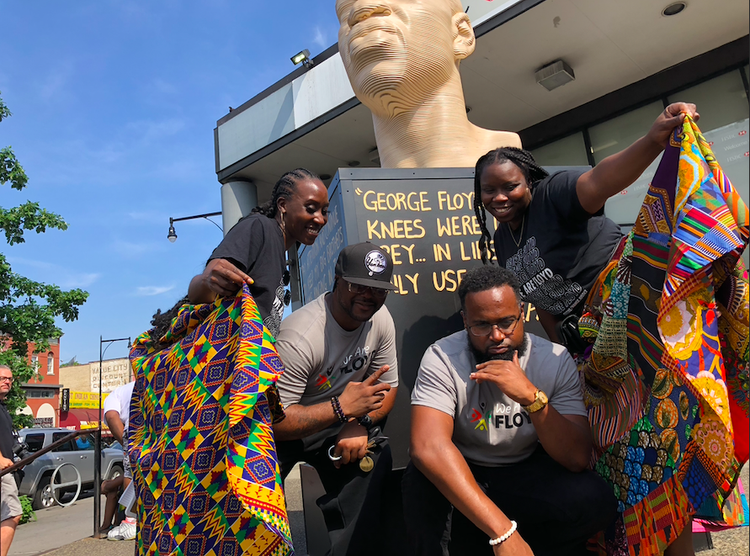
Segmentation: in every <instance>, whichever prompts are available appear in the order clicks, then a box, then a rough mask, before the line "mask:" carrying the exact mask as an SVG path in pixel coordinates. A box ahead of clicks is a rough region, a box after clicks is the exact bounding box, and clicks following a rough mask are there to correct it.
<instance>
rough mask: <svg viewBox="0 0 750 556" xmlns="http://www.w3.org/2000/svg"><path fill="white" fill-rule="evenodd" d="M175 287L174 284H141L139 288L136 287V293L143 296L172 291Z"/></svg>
mask: <svg viewBox="0 0 750 556" xmlns="http://www.w3.org/2000/svg"><path fill="white" fill-rule="evenodd" d="M173 289H174V284H172V285H171V286H140V287H139V288H136V290H135V295H138V296H143V297H146V296H153V295H161V294H163V293H167V292H169V291H172V290H173Z"/></svg>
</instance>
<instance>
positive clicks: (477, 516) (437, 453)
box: [403, 266, 616, 556]
mask: <svg viewBox="0 0 750 556" xmlns="http://www.w3.org/2000/svg"><path fill="white" fill-rule="evenodd" d="M518 288H519V283H518V278H517V277H516V276H515V275H514V274H513V273H512V272H510V271H508V270H506V269H504V268H499V267H495V266H484V267H481V268H478V269H475V270H472V271H471V272H469V273H467V274H466V276H465V277H464V280H463V281H462V283H461V285H460V287H459V297H460V299H461V307H462V312H461V314H462V316H463V320H464V327H465V329H464V330H462V331H460V332H457V333H455V334H452V335H450V336H448V337H446V338H443V339H441V340H439V341H437V342H436V343H434V344H433V345H432V346H430V348H429V349H428V350H427V352H426V353H425V355H424V357H423V359H422V363H421V365H420V368H419V373H418V375H417V381H416V384H415V385H414V390H413V391H412V401H411V403H412V429H411V445H410V455H411V458H412V461H411V462H410V463H409V466H408V467H407V470H406V472H405V474H404V479H403V502H404V516H405V519H406V524H407V537H408V540H409V544H410V549H411V550H410V553H411V554H415V555H428V554H435V555H443V554H451V555H453V554H492V553H493V551H494V554H496V555H500V554H513V555H519V556H526V555H529V554H532V550H533V554H535V555H536V556H542V555H544V554H550V555H552V554H554V555H561V556H562V555H566V554H578V553H580V552H581V551H582V550H584V547H585V542H586V540H587V539H588V538H589V537H590V536H592V535H593V534H595V533H596V532H597V531H600V530H602V529H604V528H605V527H606V526H607V525H608V524H609V523H610V522H611V521H612V520H613V519H614V516H615V511H616V502H615V499H614V496H613V494H612V491H611V489H610V488H609V487H608V486H607V484H606V483H605V482H604V481H603V480H601V478H599V476H598V475H596V474H594V473H592V472H590V471H585V470H586V468H587V466H588V463H589V459H590V456H591V450H592V443H591V432H590V428H589V424H588V419H587V414H586V409H585V407H584V404H583V398H582V389H581V383H580V380H579V376H578V371H577V369H576V366H575V363H574V362H573V360H572V359H571V357H570V355H568V352H567V351H566V350H565V348H564V347H562V346H560V345H557V344H553V343H551V342H549V341H548V340H545V339H543V338H540V337H538V336H534V335H532V334H526V333H525V332H524V328H523V304H522V303H521V302H520V296H519V291H518ZM453 508H456V509H457V510H458V511H454V510H453ZM459 512H460V513H459ZM451 516H452V519H451ZM447 539H452V540H451V541H450V545H449V544H448V540H447ZM488 540H490V541H491V542H490V543H489V544H488Z"/></svg>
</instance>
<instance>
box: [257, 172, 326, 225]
mask: <svg viewBox="0 0 750 556" xmlns="http://www.w3.org/2000/svg"><path fill="white" fill-rule="evenodd" d="M319 179H320V177H319V176H318V175H317V174H315V173H314V172H311V171H310V170H308V169H306V168H297V169H295V170H291V171H290V172H287V173H286V174H284V175H283V176H281V177H280V178H279V181H277V182H276V185H274V186H273V192H272V193H271V199H270V200H268V201H267V202H265V203H263V204H262V205H260V206H259V207H255V208H254V209H253V212H259V213H261V214H264V215H266V216H268V218H276V211H277V210H278V201H279V199H281V198H282V197H283V198H284V199H286V200H289V198H290V197H291V196H292V195H294V192H295V190H296V189H297V183H298V182H300V181H302V180H319Z"/></svg>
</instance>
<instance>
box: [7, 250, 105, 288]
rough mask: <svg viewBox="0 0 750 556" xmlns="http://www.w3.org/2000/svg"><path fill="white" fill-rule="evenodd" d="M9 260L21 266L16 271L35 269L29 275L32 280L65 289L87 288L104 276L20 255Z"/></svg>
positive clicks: (22, 272) (22, 271)
mask: <svg viewBox="0 0 750 556" xmlns="http://www.w3.org/2000/svg"><path fill="white" fill-rule="evenodd" d="M8 261H9V262H10V263H11V264H12V265H14V266H16V265H17V266H19V267H21V268H20V269H16V268H14V269H13V270H14V271H16V272H20V273H21V274H28V271H26V272H24V268H26V269H34V270H35V272H32V275H31V276H29V277H30V278H31V279H32V280H37V281H39V282H44V283H47V284H50V283H52V284H56V285H58V286H60V287H61V288H62V289H64V290H68V289H71V288H87V287H89V286H90V285H91V284H93V283H94V282H96V281H97V280H99V278H101V276H102V275H101V273H99V272H79V271H77V270H76V271H74V270H71V269H68V268H65V267H64V266H61V265H59V264H55V263H50V262H48V261H39V260H35V259H24V258H20V257H9V258H8Z"/></svg>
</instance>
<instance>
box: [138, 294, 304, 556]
mask: <svg viewBox="0 0 750 556" xmlns="http://www.w3.org/2000/svg"><path fill="white" fill-rule="evenodd" d="M156 342H158V344H157V343H156ZM130 360H131V363H132V365H133V369H134V370H135V372H136V385H135V389H134V392H133V398H132V401H131V408H130V434H129V437H128V438H129V454H130V461H131V463H132V467H133V478H134V481H135V485H136V493H137V513H138V523H139V527H138V536H137V552H138V554H139V555H152V554H159V555H162V556H165V555H180V556H239V555H252V556H281V555H286V554H291V553H292V544H291V535H290V530H289V523H288V520H287V514H286V504H285V500H284V492H283V488H282V483H281V478H280V473H279V466H278V463H277V458H276V447H275V443H274V438H273V431H272V423H273V421H274V420H278V419H279V418H281V415H282V413H280V412H281V408H280V406H279V403H278V398H277V397H276V386H275V384H276V380H277V379H278V377H279V374H280V373H281V371H282V365H281V361H280V360H279V358H278V356H277V355H276V350H275V348H274V346H273V338H272V337H271V335H270V334H269V333H268V331H267V330H266V329H264V327H263V322H262V319H261V317H260V313H259V312H258V308H257V306H256V305H255V301H254V300H253V298H252V296H251V295H250V292H249V290H248V289H247V286H244V287H243V289H242V290H241V291H239V292H238V294H237V296H236V297H234V298H223V299H219V300H217V301H216V302H215V303H214V304H206V305H196V306H191V305H185V306H183V307H182V308H181V309H180V312H179V313H178V316H177V318H176V319H175V320H174V321H173V323H172V326H171V328H170V330H169V331H168V332H167V334H166V335H165V336H164V337H163V338H161V339H155V340H154V339H152V338H151V336H150V335H149V333H148V332H147V333H144V334H142V335H141V336H140V337H139V338H138V339H137V340H136V343H135V346H134V347H133V349H132V351H131V353H130Z"/></svg>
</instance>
